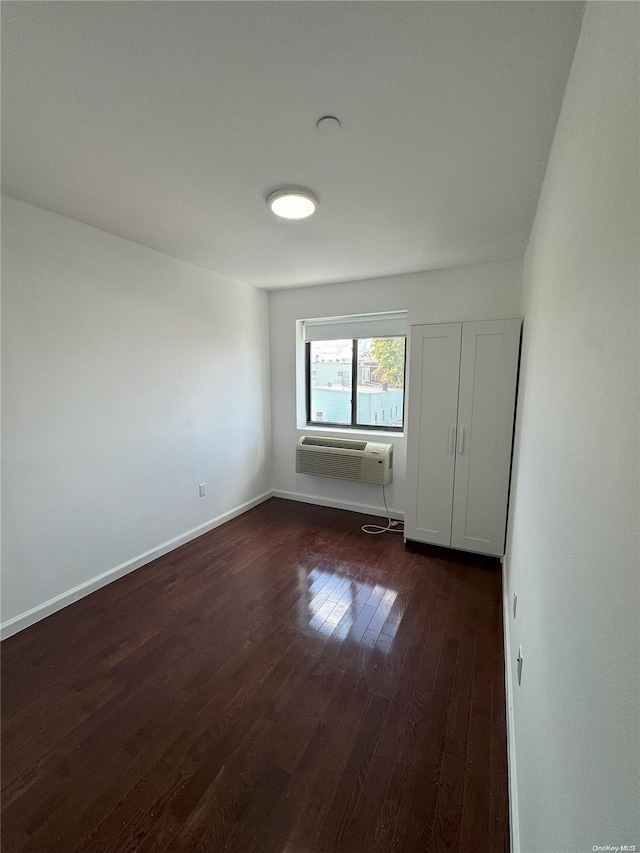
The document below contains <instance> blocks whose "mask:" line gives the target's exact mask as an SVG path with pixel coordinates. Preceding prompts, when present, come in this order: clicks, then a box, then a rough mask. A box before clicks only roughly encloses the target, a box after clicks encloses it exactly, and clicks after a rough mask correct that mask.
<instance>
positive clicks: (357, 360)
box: [305, 335, 406, 431]
mask: <svg viewBox="0 0 640 853" xmlns="http://www.w3.org/2000/svg"><path fill="white" fill-rule="evenodd" d="M405 344H406V338H405V337H404V335H394V336H386V337H376V338H353V339H348V338H344V339H342V340H331V341H325V340H318V341H307V343H306V344H305V346H306V374H305V384H306V397H307V407H306V408H307V424H308V425H312V424H317V423H322V424H325V425H332V426H346V427H356V428H358V427H360V428H362V429H384V430H397V431H400V430H401V429H402V428H403V425H404V375H405V350H406V346H405ZM354 378H355V381H354ZM394 412H395V416H394Z"/></svg>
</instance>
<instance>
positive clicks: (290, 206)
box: [267, 187, 319, 219]
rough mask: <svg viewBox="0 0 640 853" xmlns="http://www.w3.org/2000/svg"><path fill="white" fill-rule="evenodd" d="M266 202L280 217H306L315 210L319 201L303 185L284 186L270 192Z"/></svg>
mask: <svg viewBox="0 0 640 853" xmlns="http://www.w3.org/2000/svg"><path fill="white" fill-rule="evenodd" d="M267 204H268V205H269V207H270V208H271V210H272V211H273V213H275V215H276V216H280V217H282V219H306V218H307V217H308V216H311V214H312V213H315V212H316V208H317V207H318V204H319V201H318V199H317V198H316V196H315V195H314V194H313V193H312V192H311V191H310V190H306V189H304V187H285V188H282V189H279V190H274V191H273V192H272V193H270V194H269V195H268V196H267Z"/></svg>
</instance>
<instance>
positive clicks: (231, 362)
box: [2, 197, 271, 634]
mask: <svg viewBox="0 0 640 853" xmlns="http://www.w3.org/2000/svg"><path fill="white" fill-rule="evenodd" d="M2 212H3V245H2V249H3V270H2V272H3V295H2V300H3V305H2V308H3V318H2V319H3V358H2V368H3V377H2V386H3V387H2V390H3V411H2V414H3V423H2V430H3V460H2V462H3V466H2V475H3V487H2V491H3V507H2V509H3V542H2V544H3V589H2V592H3V595H2V620H3V623H4V631H5V634H9V633H11V632H13V631H15V630H18V629H19V628H21V627H23V626H24V625H25V624H28V623H29V622H31V621H35V620H36V619H38V618H41V617H42V616H43V615H46V614H47V613H48V612H49V611H50V610H53V609H56V608H57V607H59V606H62V605H63V604H66V603H69V601H70V600H73V598H77V597H79V596H80V595H81V594H85V593H86V592H87V591H90V590H91V589H93V588H94V587H95V586H97V585H99V584H101V583H104V582H106V581H107V580H112V579H113V578H114V577H115V576H117V575H118V574H119V573H122V572H124V571H126V570H128V569H131V568H135V567H136V566H137V565H139V564H141V563H142V562H145V561H147V560H148V559H152V558H153V556H156V555H157V553H159V552H158V551H154V549H158V548H159V546H162V544H163V543H167V542H168V541H169V540H173V539H174V538H175V537H181V536H182V535H183V534H185V533H187V532H188V531H192V530H193V529H194V528H200V529H199V531H198V532H204V530H205V529H207V527H208V526H211V525H213V524H214V523H215V521H216V519H218V520H219V519H220V517H221V516H222V519H223V520H224V519H226V518H227V517H228V514H229V513H230V512H233V511H234V510H235V509H236V508H238V507H241V506H243V505H245V504H247V502H251V501H253V500H254V499H256V498H257V497H258V496H260V495H262V494H263V493H265V492H268V491H269V489H270V480H271V472H270V460H269V448H270V434H269V424H270V414H269V347H268V297H267V294H266V293H264V292H262V291H258V290H256V289H254V288H252V287H249V286H246V285H242V284H238V283H236V282H232V281H230V280H228V279H224V278H222V277H220V276H216V275H214V274H212V273H210V272H208V271H206V270H203V269H200V268H199V267H196V266H193V265H191V264H188V263H185V262H183V261H178V260H176V259H174V258H172V257H169V256H168V255H163V254H160V253H159V252H155V251H152V250H150V249H146V248H144V247H142V246H139V245H137V244H135V243H130V242H128V241H126V240H122V239H120V238H117V237H113V236H111V235H109V234H106V233H104V232H102V231H98V230H96V229H94V228H90V227H89V226H86V225H82V224H80V223H78V222H75V221H73V220H71V219H67V218H66V217H62V216H58V215H56V214H53V213H49V212H46V211H44V210H41V209H39V208H36V207H33V206H31V205H28V204H23V203H21V202H17V201H15V200H13V199H9V198H6V197H5V198H3V209H2ZM201 482H206V483H207V485H208V494H207V496H206V497H205V498H199V497H198V484H199V483H201ZM172 544H174V545H175V544H176V543H172ZM167 547H170V546H167ZM149 551H152V552H153V553H152V554H147V552H149ZM145 554H146V555H147V556H144V555H145ZM123 564H124V565H123ZM114 570H115V572H114ZM105 573H106V576H105V577H104V578H102V579H101V580H98V581H95V582H92V581H93V579H95V578H97V577H98V578H99V577H100V576H101V575H103V574H105ZM76 587H81V589H80V590H76ZM69 591H71V592H69ZM57 597H61V598H60V599H59V600H54V601H53V602H51V599H57ZM47 602H50V603H49V604H47ZM33 608H35V609H36V612H35V613H29V611H31V610H32V609H33ZM25 613H26V614H27V615H26V616H24V618H21V614H25ZM12 620H14V621H12ZM7 622H9V625H7V624H6V623H7Z"/></svg>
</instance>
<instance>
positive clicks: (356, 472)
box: [297, 448, 362, 480]
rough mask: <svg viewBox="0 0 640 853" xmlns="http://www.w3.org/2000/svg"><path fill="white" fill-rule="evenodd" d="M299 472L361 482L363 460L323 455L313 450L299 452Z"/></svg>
mask: <svg viewBox="0 0 640 853" xmlns="http://www.w3.org/2000/svg"><path fill="white" fill-rule="evenodd" d="M297 468H298V472H299V473H300V474H322V475H324V476H325V477H342V478H343V479H345V480H360V477H361V474H362V458H361V457H360V456H342V455H341V456H338V455H335V456H334V455H333V454H332V453H323V454H322V455H320V454H318V453H314V452H313V451H312V450H304V449H302V448H301V449H299V450H298V466H297Z"/></svg>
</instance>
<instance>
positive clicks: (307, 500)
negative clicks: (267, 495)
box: [272, 489, 404, 521]
mask: <svg viewBox="0 0 640 853" xmlns="http://www.w3.org/2000/svg"><path fill="white" fill-rule="evenodd" d="M272 494H273V497H274V498H284V500H286V501H299V502H300V503H304V504H316V506H329V507H332V508H333V509H346V510H347V511H348V512H360V513H362V514H363V515H377V516H380V517H382V518H386V517H387V516H386V513H385V511H384V507H383V508H381V507H379V506H370V505H369V504H357V503H353V502H352V501H341V500H335V499H333V498H320V497H317V496H316V495H304V494H302V493H301V492H282V491H280V490H279V489H274V490H273V493H272ZM389 514H390V515H391V518H394V519H397V520H398V521H402V520H403V519H404V512H401V511H400V510H397V509H392V508H389Z"/></svg>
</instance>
